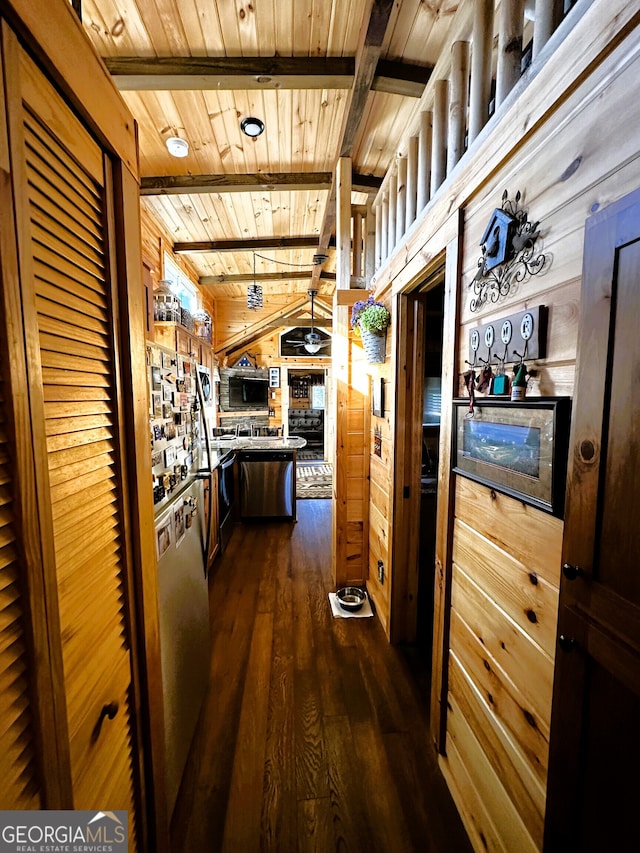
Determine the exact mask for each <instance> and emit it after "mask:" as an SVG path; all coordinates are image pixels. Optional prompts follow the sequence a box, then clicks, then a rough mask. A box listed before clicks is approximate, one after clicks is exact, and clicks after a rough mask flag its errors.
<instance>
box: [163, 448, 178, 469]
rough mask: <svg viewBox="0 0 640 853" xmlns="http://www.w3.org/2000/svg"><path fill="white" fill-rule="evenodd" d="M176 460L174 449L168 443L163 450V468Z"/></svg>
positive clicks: (168, 466)
mask: <svg viewBox="0 0 640 853" xmlns="http://www.w3.org/2000/svg"><path fill="white" fill-rule="evenodd" d="M175 461H176V450H175V447H173V445H169V447H167V448H166V450H165V451H164V466H165V468H170V467H171V466H172V465H173V463H174V462H175Z"/></svg>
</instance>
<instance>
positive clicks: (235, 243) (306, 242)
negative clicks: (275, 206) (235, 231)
mask: <svg viewBox="0 0 640 853" xmlns="http://www.w3.org/2000/svg"><path fill="white" fill-rule="evenodd" d="M317 245H318V238H317V236H315V235H313V234H311V235H309V236H307V237H265V238H263V239H259V240H194V241H193V242H190V243H174V244H173V251H174V252H175V253H176V254H177V255H180V254H188V253H190V252H251V251H252V250H254V249H312V248H314V247H315V246H317Z"/></svg>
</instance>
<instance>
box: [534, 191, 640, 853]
mask: <svg viewBox="0 0 640 853" xmlns="http://www.w3.org/2000/svg"><path fill="white" fill-rule="evenodd" d="M639 279H640V190H637V191H636V192H635V193H632V194H631V195H629V196H627V197H625V198H623V199H621V200H620V201H617V202H615V203H613V204H611V205H610V206H609V207H606V208H604V209H603V210H602V211H599V212H598V213H596V214H595V215H594V216H592V217H591V218H590V219H589V220H588V221H587V226H586V232H585V252H584V265H583V281H582V307H581V318H580V336H579V341H580V347H579V355H578V370H577V381H576V397H575V402H574V407H573V425H572V434H571V452H570V460H569V461H570V464H569V482H568V495H567V511H566V518H565V528H564V540H563V560H564V565H563V575H564V576H563V579H562V586H561V590H560V612H559V622H558V634H559V636H558V648H557V653H556V676H555V684H554V696H553V712H552V721H551V740H550V760H549V780H548V787H547V791H548V794H547V796H548V802H547V815H546V833H545V851H548V853H555V851H561V853H569V851H574V850H575V851H580V853H591V851H593V853H596V851H598V853H599V851H604V850H612V851H613V850H615V851H616V853H626V851H629V853H631V851H633V853H635V851H637V850H638V846H639V842H638V820H637V806H638V794H639V792H640V789H639V786H638V782H637V776H638V764H639V763H640V731H639V727H638V724H639V722H640V571H639V569H638V566H639V564H640V539H639V537H638V517H639V514H640V478H639V477H638V458H639V453H640V397H639V396H638V391H637V387H636V386H637V376H638V367H640V337H639V336H638V316H639V311H640V289H639V287H638V281H639Z"/></svg>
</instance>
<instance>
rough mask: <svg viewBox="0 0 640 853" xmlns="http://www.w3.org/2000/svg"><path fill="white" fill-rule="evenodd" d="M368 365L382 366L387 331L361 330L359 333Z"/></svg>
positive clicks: (384, 357)
mask: <svg viewBox="0 0 640 853" xmlns="http://www.w3.org/2000/svg"><path fill="white" fill-rule="evenodd" d="M360 336H361V337H362V345H363V347H364V351H365V355H366V356H367V363H368V364H384V362H385V360H386V355H387V330H386V329H385V330H384V331H382V332H379V331H377V330H375V329H367V330H365V329H363V330H362V331H361V332H360Z"/></svg>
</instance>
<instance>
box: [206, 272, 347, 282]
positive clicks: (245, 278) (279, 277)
mask: <svg viewBox="0 0 640 853" xmlns="http://www.w3.org/2000/svg"><path fill="white" fill-rule="evenodd" d="M311 272H312V271H311V270H298V271H296V270H292V271H291V272H260V273H256V275H255V276H254V275H253V273H252V272H247V273H231V274H229V275H202V276H200V278H199V279H198V284H201V285H216V284H249V283H251V282H253V281H255V282H256V283H257V284H264V283H265V282H270V281H307V280H309V279H310V278H311ZM335 280H336V274H335V273H334V272H323V273H322V275H321V276H320V281H330V282H335Z"/></svg>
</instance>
